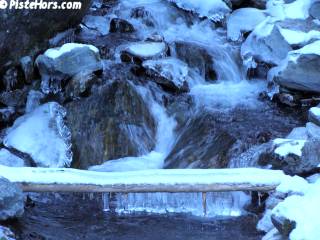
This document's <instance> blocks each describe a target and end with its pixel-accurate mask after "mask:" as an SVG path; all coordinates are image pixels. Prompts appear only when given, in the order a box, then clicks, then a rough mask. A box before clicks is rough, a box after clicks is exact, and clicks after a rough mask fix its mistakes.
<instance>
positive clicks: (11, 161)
mask: <svg viewBox="0 0 320 240" xmlns="http://www.w3.org/2000/svg"><path fill="white" fill-rule="evenodd" d="M0 165H4V166H8V167H25V164H24V160H23V159H21V158H19V157H18V156H16V155H14V154H12V153H11V152H9V151H8V150H7V149H5V148H2V149H0Z"/></svg>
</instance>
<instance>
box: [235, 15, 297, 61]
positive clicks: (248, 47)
mask: <svg viewBox="0 0 320 240" xmlns="http://www.w3.org/2000/svg"><path fill="white" fill-rule="evenodd" d="M291 50H292V48H291V46H290V45H289V43H288V42H287V41H286V40H285V39H284V37H283V36H282V35H281V33H280V31H279V29H278V27H277V26H276V25H275V24H274V23H273V22H269V21H264V22H263V23H261V24H259V25H258V26H257V27H256V28H255V30H254V31H253V32H252V33H251V34H250V35H249V36H248V38H247V39H246V41H245V42H244V43H243V44H242V46H241V56H242V59H243V60H244V61H246V60H248V59H250V58H253V59H254V60H255V61H256V62H263V63H268V64H272V65H277V64H279V63H280V62H281V61H282V60H283V59H285V58H286V57H287V54H288V52H289V51H291Z"/></svg>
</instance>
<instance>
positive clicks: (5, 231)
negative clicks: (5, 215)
mask: <svg viewBox="0 0 320 240" xmlns="http://www.w3.org/2000/svg"><path fill="white" fill-rule="evenodd" d="M0 239H1V240H15V239H16V238H15V235H14V233H13V232H12V231H11V230H10V229H9V228H7V227H3V226H0Z"/></svg>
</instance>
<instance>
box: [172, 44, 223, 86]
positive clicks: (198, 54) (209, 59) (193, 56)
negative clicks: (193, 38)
mask: <svg viewBox="0 0 320 240" xmlns="http://www.w3.org/2000/svg"><path fill="white" fill-rule="evenodd" d="M174 48H175V51H176V54H177V57H178V58H179V59H181V60H182V61H184V62H186V63H187V64H188V65H189V67H190V68H193V69H195V70H196V71H197V72H198V73H199V74H200V75H201V76H202V77H203V78H204V79H206V80H208V81H214V80H217V74H216V71H215V69H214V60H213V56H212V55H211V54H210V53H209V52H208V51H207V49H206V48H205V47H202V46H199V45H196V44H194V43H188V42H175V44H174Z"/></svg>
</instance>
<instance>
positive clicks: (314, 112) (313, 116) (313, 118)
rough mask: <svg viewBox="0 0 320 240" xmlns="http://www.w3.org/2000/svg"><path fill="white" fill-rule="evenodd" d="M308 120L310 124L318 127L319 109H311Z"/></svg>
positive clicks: (319, 119)
mask: <svg viewBox="0 0 320 240" xmlns="http://www.w3.org/2000/svg"><path fill="white" fill-rule="evenodd" d="M308 119H309V121H310V122H312V123H314V124H316V125H318V126H320V107H313V108H311V109H310V110H309V116H308Z"/></svg>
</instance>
